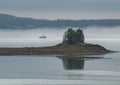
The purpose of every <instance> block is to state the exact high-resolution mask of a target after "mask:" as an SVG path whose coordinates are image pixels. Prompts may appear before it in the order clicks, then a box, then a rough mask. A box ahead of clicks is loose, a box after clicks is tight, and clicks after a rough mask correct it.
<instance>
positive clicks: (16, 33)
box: [0, 27, 120, 47]
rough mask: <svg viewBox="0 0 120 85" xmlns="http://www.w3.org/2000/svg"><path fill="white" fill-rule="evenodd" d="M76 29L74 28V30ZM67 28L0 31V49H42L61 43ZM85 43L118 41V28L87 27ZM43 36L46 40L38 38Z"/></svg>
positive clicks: (119, 35) (119, 33) (119, 36)
mask: <svg viewBox="0 0 120 85" xmlns="http://www.w3.org/2000/svg"><path fill="white" fill-rule="evenodd" d="M74 29H76V28H74ZM66 30H67V28H66V29H65V28H64V29H63V28H35V29H31V30H11V29H9V30H0V47H42V46H51V45H56V44H59V43H61V42H62V38H63V34H64V32H65V31H66ZM83 32H84V35H85V42H87V43H96V44H99V43H100V44H101V42H104V41H105V42H109V41H113V42H114V41H120V27H111V28H106V27H88V28H84V29H83ZM42 35H45V36H46V37H47V38H46V39H40V38H39V37H40V36H42Z"/></svg>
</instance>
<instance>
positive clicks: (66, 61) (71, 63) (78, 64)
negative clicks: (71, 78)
mask: <svg viewBox="0 0 120 85" xmlns="http://www.w3.org/2000/svg"><path fill="white" fill-rule="evenodd" d="M62 61H63V66H64V69H67V70H72V69H83V68H84V59H80V58H79V59H78V58H62Z"/></svg>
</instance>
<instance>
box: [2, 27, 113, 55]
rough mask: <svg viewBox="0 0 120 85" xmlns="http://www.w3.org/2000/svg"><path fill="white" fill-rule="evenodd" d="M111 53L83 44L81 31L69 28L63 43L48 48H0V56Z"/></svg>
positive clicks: (97, 46) (83, 38)
mask: <svg viewBox="0 0 120 85" xmlns="http://www.w3.org/2000/svg"><path fill="white" fill-rule="evenodd" d="M110 52H112V51H110V50H107V49H105V48H104V47H102V46H100V45H97V44H89V43H85V37H84V34H83V31H82V30H81V29H77V30H73V29H72V28H69V29H68V30H67V31H66V32H65V33H64V36H63V42H62V43H60V44H58V45H55V46H49V47H24V48H0V55H62V56H69V57H72V56H78V57H80V56H81V55H102V54H106V53H110Z"/></svg>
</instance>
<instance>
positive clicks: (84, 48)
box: [0, 44, 113, 57]
mask: <svg viewBox="0 0 120 85" xmlns="http://www.w3.org/2000/svg"><path fill="white" fill-rule="evenodd" d="M110 52H113V51H110V50H107V49H105V48H104V47H102V46H100V45H94V44H81V45H56V46H48V47H24V48H0V56H7V55H62V56H67V57H74V56H78V57H80V56H81V55H103V54H107V53H110Z"/></svg>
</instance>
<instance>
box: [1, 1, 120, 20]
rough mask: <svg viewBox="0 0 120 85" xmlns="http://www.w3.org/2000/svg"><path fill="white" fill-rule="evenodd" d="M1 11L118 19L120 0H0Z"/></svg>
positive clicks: (36, 16)
mask: <svg viewBox="0 0 120 85" xmlns="http://www.w3.org/2000/svg"><path fill="white" fill-rule="evenodd" d="M0 13H7V14H12V15H15V16H23V17H33V18H42V19H44V18H45V19H58V18H60V19H61V18H62V19H66V18H67V19H104V18H117V19H118V18H120V0H0Z"/></svg>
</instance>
